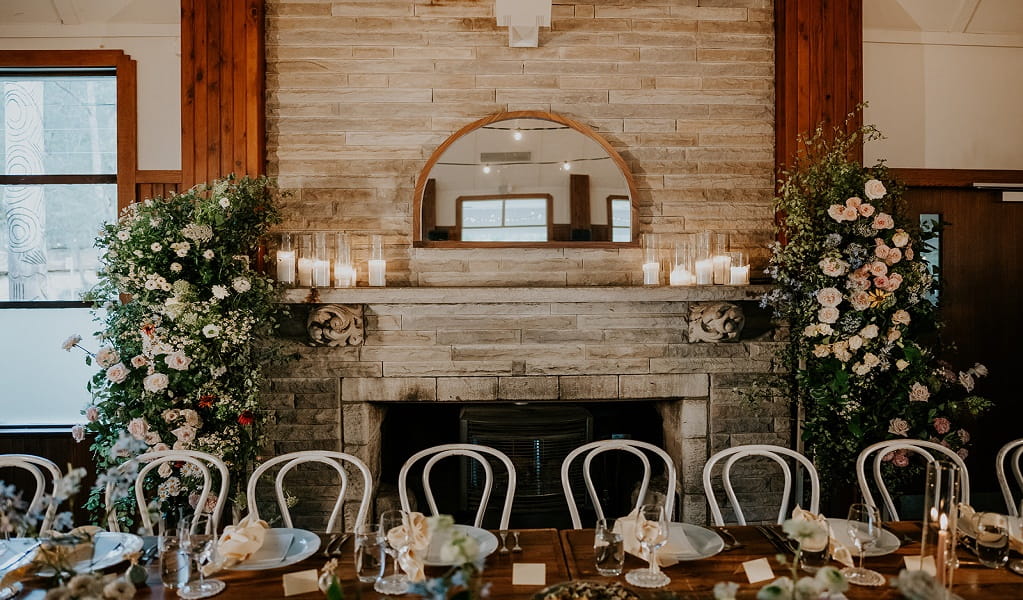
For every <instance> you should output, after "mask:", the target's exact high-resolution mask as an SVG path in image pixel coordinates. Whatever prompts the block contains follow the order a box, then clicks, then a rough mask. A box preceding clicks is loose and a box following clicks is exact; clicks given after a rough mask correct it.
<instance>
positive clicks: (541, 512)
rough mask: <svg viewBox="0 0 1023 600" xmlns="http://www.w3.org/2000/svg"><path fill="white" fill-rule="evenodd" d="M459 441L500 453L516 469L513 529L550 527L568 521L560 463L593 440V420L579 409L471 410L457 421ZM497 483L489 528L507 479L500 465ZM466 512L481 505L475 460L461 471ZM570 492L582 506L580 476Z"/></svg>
mask: <svg viewBox="0 0 1023 600" xmlns="http://www.w3.org/2000/svg"><path fill="white" fill-rule="evenodd" d="M459 421H460V426H461V441H462V442H465V443H470V444H480V445H483V446H490V447H491V448H496V449H497V450H500V451H501V452H504V453H505V454H507V455H508V458H510V459H511V461H512V464H514V465H515V471H516V476H517V483H516V489H515V502H514V505H513V508H512V524H513V526H514V527H534V526H544V527H549V526H552V525H554V524H555V523H554V522H555V521H557V520H558V519H559V518H562V517H564V516H565V515H567V511H566V509H565V496H564V492H563V491H562V487H561V463H562V462H563V461H564V459H565V457H566V456H568V453H569V452H571V451H572V450H574V449H575V448H577V447H579V446H581V445H583V444H585V443H586V442H589V441H590V440H592V439H593V417H592V415H591V414H590V412H589V411H587V410H585V409H582V408H578V407H560V406H497V407H468V408H464V409H462V411H461V415H460V418H459ZM491 467H492V468H493V472H494V477H495V480H496V481H495V483H494V487H493V491H492V492H491V500H490V505H489V507H488V510H487V519H486V521H487V523H488V524H494V525H493V526H496V523H497V515H499V514H500V507H501V502H500V501H496V500H503V498H504V496H503V492H504V490H505V489H507V485H508V476H507V473H506V472H505V470H504V467H503V466H500V464H499V463H494V464H491ZM461 470H462V472H461V492H462V494H461V498H462V499H463V506H462V509H463V510H468V509H469V508H471V507H475V506H477V505H478V503H479V500H480V496H481V494H482V492H483V484H484V472H483V468H482V467H481V466H480V464H479V463H478V462H476V461H474V460H469V459H463V460H462V467H461ZM572 490H573V492H575V495H576V503H577V504H578V505H580V506H584V505H585V503H586V491H585V487H584V484H583V481H582V472H581V471H580V470H573V473H572Z"/></svg>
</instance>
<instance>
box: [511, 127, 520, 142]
mask: <svg viewBox="0 0 1023 600" xmlns="http://www.w3.org/2000/svg"><path fill="white" fill-rule="evenodd" d="M512 137H513V138H515V141H516V142H517V141H519V140H521V139H522V132H521V131H519V130H518V129H516V130H515V132H514V133H512Z"/></svg>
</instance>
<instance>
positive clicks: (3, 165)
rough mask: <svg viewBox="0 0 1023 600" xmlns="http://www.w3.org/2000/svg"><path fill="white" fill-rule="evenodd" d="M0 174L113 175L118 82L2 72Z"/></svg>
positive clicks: (105, 77) (108, 77) (96, 77)
mask: <svg viewBox="0 0 1023 600" xmlns="http://www.w3.org/2000/svg"><path fill="white" fill-rule="evenodd" d="M0 93H2V94H3V102H2V103H0V169H2V170H0V172H2V173H3V174H5V175H44V174H45V175H58V174H113V173H116V172H117V78H116V77H115V76H113V75H45V74H44V75H39V74H25V75H17V74H11V73H0Z"/></svg>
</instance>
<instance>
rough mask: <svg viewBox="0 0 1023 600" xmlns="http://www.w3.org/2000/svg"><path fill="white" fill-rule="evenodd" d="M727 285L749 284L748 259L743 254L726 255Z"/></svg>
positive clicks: (732, 253)
mask: <svg viewBox="0 0 1023 600" xmlns="http://www.w3.org/2000/svg"><path fill="white" fill-rule="evenodd" d="M728 257H729V262H730V265H729V267H728V275H729V277H728V283H729V284H730V285H747V284H748V283H749V259H747V258H746V254H745V253H743V252H729V253H728Z"/></svg>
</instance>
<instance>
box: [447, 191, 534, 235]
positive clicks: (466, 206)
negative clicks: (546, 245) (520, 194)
mask: <svg viewBox="0 0 1023 600" xmlns="http://www.w3.org/2000/svg"><path fill="white" fill-rule="evenodd" d="M461 206H462V222H461V227H462V237H461V239H462V241H466V242H515V241H519V242H546V241H547V222H548V215H547V199H546V198H494V199H492V200H462V201H461Z"/></svg>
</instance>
